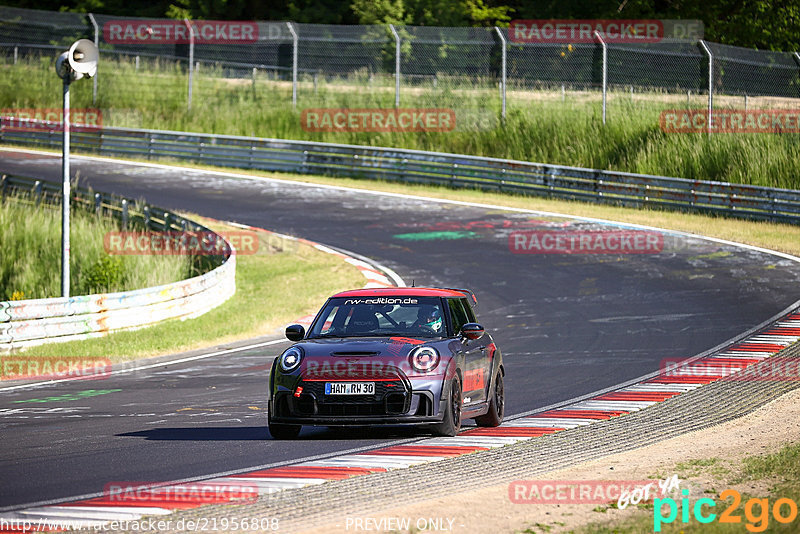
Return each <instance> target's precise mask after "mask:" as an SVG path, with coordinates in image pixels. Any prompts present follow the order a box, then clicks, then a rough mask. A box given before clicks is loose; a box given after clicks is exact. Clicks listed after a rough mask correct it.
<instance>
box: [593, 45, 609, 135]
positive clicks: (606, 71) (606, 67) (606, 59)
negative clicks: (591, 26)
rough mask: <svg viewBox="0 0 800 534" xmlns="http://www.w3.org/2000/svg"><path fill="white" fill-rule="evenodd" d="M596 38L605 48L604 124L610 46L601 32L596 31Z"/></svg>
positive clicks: (604, 120)
mask: <svg viewBox="0 0 800 534" xmlns="http://www.w3.org/2000/svg"><path fill="white" fill-rule="evenodd" d="M594 36H595V37H596V38H597V40H598V41H600V46H602V47H603V124H605V123H606V96H607V95H606V93H607V90H608V46H606V42H605V41H604V40H603V37H602V36H601V35H600V32H598V31H595V32H594Z"/></svg>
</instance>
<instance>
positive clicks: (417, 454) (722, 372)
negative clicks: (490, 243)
mask: <svg viewBox="0 0 800 534" xmlns="http://www.w3.org/2000/svg"><path fill="white" fill-rule="evenodd" d="M334 252H335V251H334ZM798 340H800V311H798V310H795V311H793V312H791V313H789V314H787V315H785V316H784V317H782V318H780V319H779V320H778V321H776V322H774V323H772V324H770V325H769V326H766V327H764V328H762V329H761V330H759V331H757V332H756V333H754V334H752V335H750V336H748V337H745V338H744V339H742V340H740V341H737V342H735V343H732V344H730V345H728V346H727V347H725V348H723V349H721V350H718V351H716V352H713V353H711V354H709V355H706V356H703V357H701V358H698V359H696V360H693V361H691V362H689V363H687V364H683V365H681V366H679V367H677V368H676V369H670V370H667V371H662V372H661V373H660V374H658V375H656V376H653V377H651V378H647V379H645V380H642V381H640V382H638V383H635V384H632V385H628V386H625V387H623V388H620V389H617V390H614V391H610V392H606V393H602V394H600V395H597V396H595V397H592V398H589V399H584V400H580V401H577V402H574V403H572V404H568V405H565V406H560V407H558V408H555V409H551V410H547V411H544V412H541V413H536V414H533V415H528V416H524V417H519V418H517V419H513V420H510V421H507V422H505V423H503V424H502V425H500V426H499V427H496V428H485V427H479V428H470V429H467V430H464V431H462V432H461V433H460V434H459V435H458V436H456V437H452V438H441V437H439V438H428V439H423V440H420V441H416V442H413V443H408V444H401V445H392V446H388V447H383V448H379V449H375V450H370V451H364V452H356V453H348V454H344V455H341V456H336V457H332V458H326V459H317V460H310V461H306V462H301V463H298V464H294V465H288V466H282V467H273V468H268V469H261V470H257V471H251V472H247V473H241V474H235V475H230V476H224V477H218V478H213V479H210V480H204V481H202V482H200V483H196V484H194V483H186V484H175V485H172V486H164V487H160V488H159V491H157V492H147V491H145V492H141V495H139V494H138V493H136V492H135V493H134V494H133V495H125V496H124V498H119V497H115V496H113V495H107V496H103V497H97V498H92V499H85V500H80V501H75V502H70V503H62V504H58V505H52V506H39V507H33V508H28V509H24V510H19V511H15V512H9V513H4V514H0V532H20V533H22V532H32V531H33V530H32V529H33V528H35V526H33V527H31V529H29V530H25V529H16V530H14V529H12V528H7V526H6V524H5V523H3V520H5V522H6V523H7V524H17V525H20V524H22V522H26V521H27V522H29V523H28V524H31V525H36V524H37V523H36V522H37V521H44V520H47V521H49V524H50V525H54V522H62V528H93V527H101V526H108V525H109V524H111V523H112V522H113V521H137V520H139V519H141V518H143V517H146V516H165V515H168V514H170V513H172V512H173V511H175V510H182V509H189V508H196V507H199V506H202V505H206V504H220V503H222V502H228V503H231V504H236V501H235V500H230V499H225V498H219V497H218V498H216V499H215V500H209V499H208V498H207V495H205V494H204V493H203V492H202V491H199V490H198V489H197V486H198V484H200V485H202V486H209V485H210V486H212V487H213V486H214V485H217V486H219V487H222V488H226V487H236V486H246V487H250V488H256V490H257V492H258V495H259V496H266V495H270V494H275V493H278V492H281V491H283V490H285V489H292V488H302V487H304V486H310V485H314V484H324V483H325V482H328V481H331V480H340V479H345V478H350V477H355V476H362V475H369V474H372V473H380V472H385V471H389V470H392V469H403V468H407V467H411V466H414V465H420V464H426V463H430V462H436V461H439V460H444V459H446V458H454V457H458V456H461V455H464V454H469V453H472V452H477V451H484V450H489V449H493V448H497V447H503V446H505V445H510V444H513V443H517V442H519V441H524V440H529V439H533V438H538V437H541V436H545V435H549V434H553V433H556V432H560V431H562V430H566V429H570V428H576V427H578V426H582V425H589V424H592V423H594V422H597V421H602V420H607V419H611V418H612V417H619V416H623V415H626V414H628V413H631V412H635V411H638V410H641V409H643V408H647V407H648V406H651V405H653V404H656V403H659V402H663V401H665V400H667V399H669V398H672V397H675V396H677V395H680V394H681V393H685V392H687V391H691V390H693V389H695V388H698V387H700V386H702V385H704V384H709V383H711V382H715V381H717V380H722V379H725V378H726V377H730V376H731V375H735V376H734V377H732V378H729V379H736V373H740V372H741V371H745V372H747V369H748V368H749V367H750V366H753V365H756V364H758V363H759V362H763V361H764V360H766V359H768V358H769V357H771V356H773V355H775V354H776V353H777V352H778V351H780V350H782V349H784V348H786V347H788V346H789V345H791V344H793V343H794V342H796V341H798ZM794 378H795V379H800V376H797V377H794ZM165 495H166V496H168V497H165ZM242 504H243V502H242ZM12 522H16V523H12Z"/></svg>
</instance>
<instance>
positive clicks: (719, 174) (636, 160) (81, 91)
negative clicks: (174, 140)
mask: <svg viewBox="0 0 800 534" xmlns="http://www.w3.org/2000/svg"><path fill="white" fill-rule="evenodd" d="M241 74H243V73H241ZM224 76H225V73H223V72H222V71H220V70H219V69H215V68H213V67H211V66H208V65H205V64H204V65H203V66H202V67H201V69H200V72H199V73H198V74H197V76H196V79H195V85H194V97H193V98H194V100H193V103H194V106H193V109H192V110H191V111H189V110H187V106H186V102H187V101H186V93H187V76H186V73H185V72H183V71H182V70H181V68H180V67H179V66H177V65H176V64H174V63H165V62H159V63H157V64H155V63H150V62H142V66H141V68H140V70H139V71H138V72H137V71H135V68H134V63H133V61H126V60H122V61H115V60H109V59H104V62H103V64H102V65H101V66H100V70H99V78H98V102H97V107H99V108H101V109H102V110H103V123H104V124H105V125H108V126H123V127H142V128H150V129H169V130H179V131H194V132H209V133H216V134H233V135H249V136H258V137H276V138H287V139H305V140H316V141H330V142H339V143H352V144H360V145H373V146H393V147H404V148H413V149H421V150H436V151H442V152H455V153H464V154H475V155H481V156H492V157H504V158H513V159H519V160H525V161H536V162H545V163H556V164H564V165H575V166H581V167H590V168H599V169H614V170H622V171H630V172H637V173H648V174H659V175H667V176H679V177H684V178H690V179H698V180H720V181H732V182H739V183H752V184H760V185H768V186H775V187H786V188H800V158H797V157H796V149H797V145H798V141H799V140H800V134H782V135H777V134H716V135H711V136H708V135H705V134H666V133H664V132H662V131H661V130H660V128H659V122H658V119H659V114H660V112H661V110H662V109H668V108H679V109H682V108H685V107H687V103H686V98H685V96H679V95H678V96H675V95H664V94H658V93H653V94H649V95H648V94H640V95H637V96H636V98H634V99H631V98H630V97H628V96H626V95H627V93H613V92H612V93H611V96H610V100H609V115H608V116H609V119H608V124H607V125H605V126H604V125H603V124H602V122H601V118H600V107H599V103H598V95H597V93H580V92H574V93H568V96H567V98H566V99H565V101H564V102H562V101H561V98H560V93H558V95H557V94H556V93H554V92H546V91H538V92H535V91H524V90H522V89H517V90H510V91H509V107H508V116H507V120H506V121H505V124H500V123H499V122H498V120H497V117H498V114H499V110H500V99H499V95H498V91H497V89H496V88H490V87H489V86H490V83H489V82H490V80H472V81H470V82H469V85H467V83H466V81H464V82H462V83H459V82H458V81H452V80H451V81H447V80H444V81H441V82H440V83H438V85H437V87H435V88H434V87H433V86H432V85H431V84H424V85H415V86H410V87H404V91H405V92H404V93H403V96H402V100H401V105H402V106H403V107H444V108H453V109H455V110H456V114H457V121H458V122H457V127H456V129H455V131H453V132H417V133H408V132H406V133H397V132H393V133H369V132H351V133H346V132H345V133H341V132H339V133H333V132H316V133H315V132H306V131H304V130H303V129H302V128H301V124H300V113H301V111H302V110H303V109H305V108H319V107H325V108H339V107H349V108H369V107H381V108H391V107H393V105H394V92H393V87H392V85H391V80H390V79H386V78H380V77H379V78H376V80H375V82H374V83H372V84H370V83H369V82H368V81H367V79H366V78H365V77H360V76H353V77H351V78H347V79H339V80H333V81H328V82H323V81H320V82H319V83H318V84H317V88H316V90H315V89H314V84H313V82H312V81H311V78H309V77H305V78H304V79H303V81H302V83H301V85H300V90H299V100H298V106H297V110H296V111H295V110H292V108H291V105H290V103H291V84H289V83H287V82H283V81H275V80H269V79H267V77H266V76H265V74H264V73H263V72H262V73H260V74H258V75H257V76H256V78H255V81H253V80H252V79H249V78H244V79H232V78H225V77H224ZM91 86H92V84H91V83H87V82H85V81H84V82H78V83H76V84H74V85H73V89H72V105H73V107H74V108H81V107H91V92H92V87H91ZM60 95H61V92H60V82H59V80H58V79H57V78H56V76H54V75H53V72H52V65H51V61H50V59H49V58H47V59H42V60H31V61H27V62H26V61H22V62H20V63H19V64H18V65H16V66H13V65H9V64H5V65H0V108H60V105H61V103H60ZM556 95H557V96H556ZM739 100H741V99H738V98H735V97H720V98H719V99H718V102H720V103H721V105H723V106H733V107H742V103H741V102H739ZM751 100H752V101H753V102H756V99H751ZM690 105H691V107H692V108H698V107H703V103H702V101H701V100H700V99H695V101H694V102H691V103H690ZM755 105H758V103H757V102H756V103H753V104H751V106H755ZM761 105H764V106H769V105H772V104H770V103H768V102H766V101H765V102H762V103H761ZM795 107H796V106H795ZM209 110H213V112H209ZM467 116H469V117H470V118H469V119H466V118H465V117H467ZM476 117H477V119H476Z"/></svg>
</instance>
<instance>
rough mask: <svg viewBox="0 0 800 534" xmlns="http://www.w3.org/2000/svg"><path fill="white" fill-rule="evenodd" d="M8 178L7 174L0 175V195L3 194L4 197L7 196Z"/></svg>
mask: <svg viewBox="0 0 800 534" xmlns="http://www.w3.org/2000/svg"><path fill="white" fill-rule="evenodd" d="M6 178H8V175H6V174H3V175H2V176H0V195H2V196H3V198H6V187H8V180H6Z"/></svg>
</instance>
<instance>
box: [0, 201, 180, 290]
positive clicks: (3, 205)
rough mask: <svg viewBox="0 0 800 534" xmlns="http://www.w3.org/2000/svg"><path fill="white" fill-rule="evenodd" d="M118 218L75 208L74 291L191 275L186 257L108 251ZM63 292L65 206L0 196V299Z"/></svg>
mask: <svg viewBox="0 0 800 534" xmlns="http://www.w3.org/2000/svg"><path fill="white" fill-rule="evenodd" d="M120 229H121V228H120V226H119V225H118V223H117V221H116V220H114V219H110V218H107V217H101V216H97V215H95V214H93V213H88V212H86V211H84V210H80V209H73V210H72V211H71V221H70V251H71V254H70V293H71V294H72V295H89V294H93V293H110V292H115V291H129V290H132V289H140V288H144V287H151V286H157V285H161V284H168V283H170V282H176V281H178V280H182V279H184V278H188V277H189V276H192V275H193V274H192V273H193V271H194V269H193V262H192V259H191V258H190V257H188V256H129V255H126V256H122V255H109V254H108V253H107V252H106V251H105V249H104V246H103V238H104V236H105V235H106V234H107V233H108V232H114V231H119V230H120ZM59 296H61V208H60V206H53V205H48V204H46V203H41V204H37V202H36V200H35V198H33V197H27V196H25V195H14V196H12V195H7V196H5V197H0V301H6V300H27V299H41V298H49V297H59Z"/></svg>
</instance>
